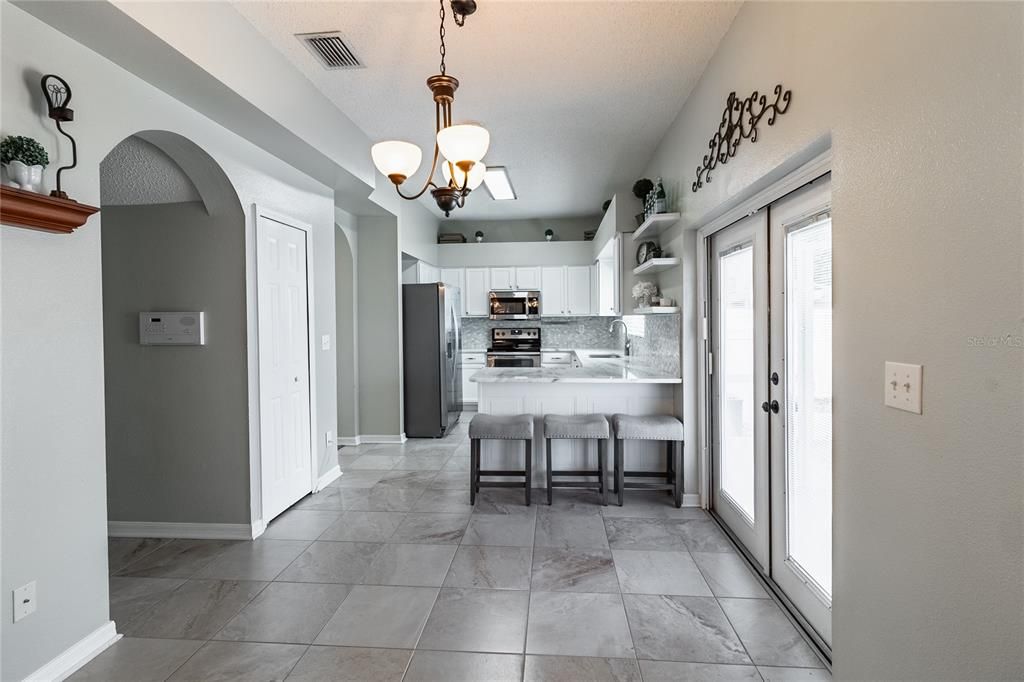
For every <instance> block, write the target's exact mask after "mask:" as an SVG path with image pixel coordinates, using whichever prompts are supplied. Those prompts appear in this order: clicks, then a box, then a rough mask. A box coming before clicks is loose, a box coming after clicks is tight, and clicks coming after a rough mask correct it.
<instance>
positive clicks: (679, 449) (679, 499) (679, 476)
mask: <svg viewBox="0 0 1024 682" xmlns="http://www.w3.org/2000/svg"><path fill="white" fill-rule="evenodd" d="M674 445H675V447H674V448H673V449H674V450H675V457H674V458H673V459H674V462H673V466H674V467H675V474H676V480H675V503H676V509H679V508H680V507H682V506H683V441H679V442H678V443H675V444H674Z"/></svg>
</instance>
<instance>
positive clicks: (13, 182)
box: [0, 135, 50, 192]
mask: <svg viewBox="0 0 1024 682" xmlns="http://www.w3.org/2000/svg"><path fill="white" fill-rule="evenodd" d="M0 163H3V166H4V168H6V169H7V178H8V183H7V184H8V185H10V186H11V187H18V188H20V189H27V190H28V191H30V192H41V191H42V186H43V168H45V167H46V165H47V164H48V163H50V157H49V156H48V155H47V154H46V150H45V149H43V145H41V144H39V143H38V142H36V141H35V140H33V139H32V138H31V137H25V136H23V135H8V136H7V137H5V138H4V139H3V141H2V142H0Z"/></svg>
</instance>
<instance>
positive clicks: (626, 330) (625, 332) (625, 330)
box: [608, 318, 632, 358]
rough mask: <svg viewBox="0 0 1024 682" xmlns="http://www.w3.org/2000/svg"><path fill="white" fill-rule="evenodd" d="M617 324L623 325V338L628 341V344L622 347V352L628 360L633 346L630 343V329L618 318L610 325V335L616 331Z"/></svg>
mask: <svg viewBox="0 0 1024 682" xmlns="http://www.w3.org/2000/svg"><path fill="white" fill-rule="evenodd" d="M616 322H618V323H619V324H621V325H622V336H623V338H625V339H626V342H625V343H624V344H623V347H622V352H623V353H624V354H625V356H626V357H627V358H628V357H629V351H630V347H631V345H632V344H630V342H629V327H627V326H626V323H625V322H623V321H622V320H621V319H619V318H616V319H614V320H612V323H611V324H610V325H608V333H611V332H614V331H615V323H616Z"/></svg>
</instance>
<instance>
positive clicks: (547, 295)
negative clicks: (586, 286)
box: [540, 265, 566, 316]
mask: <svg viewBox="0 0 1024 682" xmlns="http://www.w3.org/2000/svg"><path fill="white" fill-rule="evenodd" d="M540 312H541V315H547V316H551V315H565V314H566V313H565V266H564V265H556V266H553V267H546V268H541V271H540Z"/></svg>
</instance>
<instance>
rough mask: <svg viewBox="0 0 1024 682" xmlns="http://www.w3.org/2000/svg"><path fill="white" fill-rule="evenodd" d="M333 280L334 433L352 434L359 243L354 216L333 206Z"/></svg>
mask: <svg viewBox="0 0 1024 682" xmlns="http://www.w3.org/2000/svg"><path fill="white" fill-rule="evenodd" d="M334 215H335V221H336V222H335V225H336V227H337V231H336V232H335V235H334V284H335V301H334V302H335V318H336V320H337V327H338V343H337V346H336V351H337V352H336V355H337V358H338V361H337V362H338V436H339V437H342V438H353V437H354V436H356V435H358V433H359V362H358V355H357V353H358V346H359V340H358V328H359V322H358V319H357V316H358V310H359V306H358V291H359V286H358V278H357V272H356V263H357V262H358V253H359V244H358V235H359V232H358V229H357V219H356V217H355V216H353V215H351V214H349V213H347V212H345V211H342V210H341V209H335V211H334Z"/></svg>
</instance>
